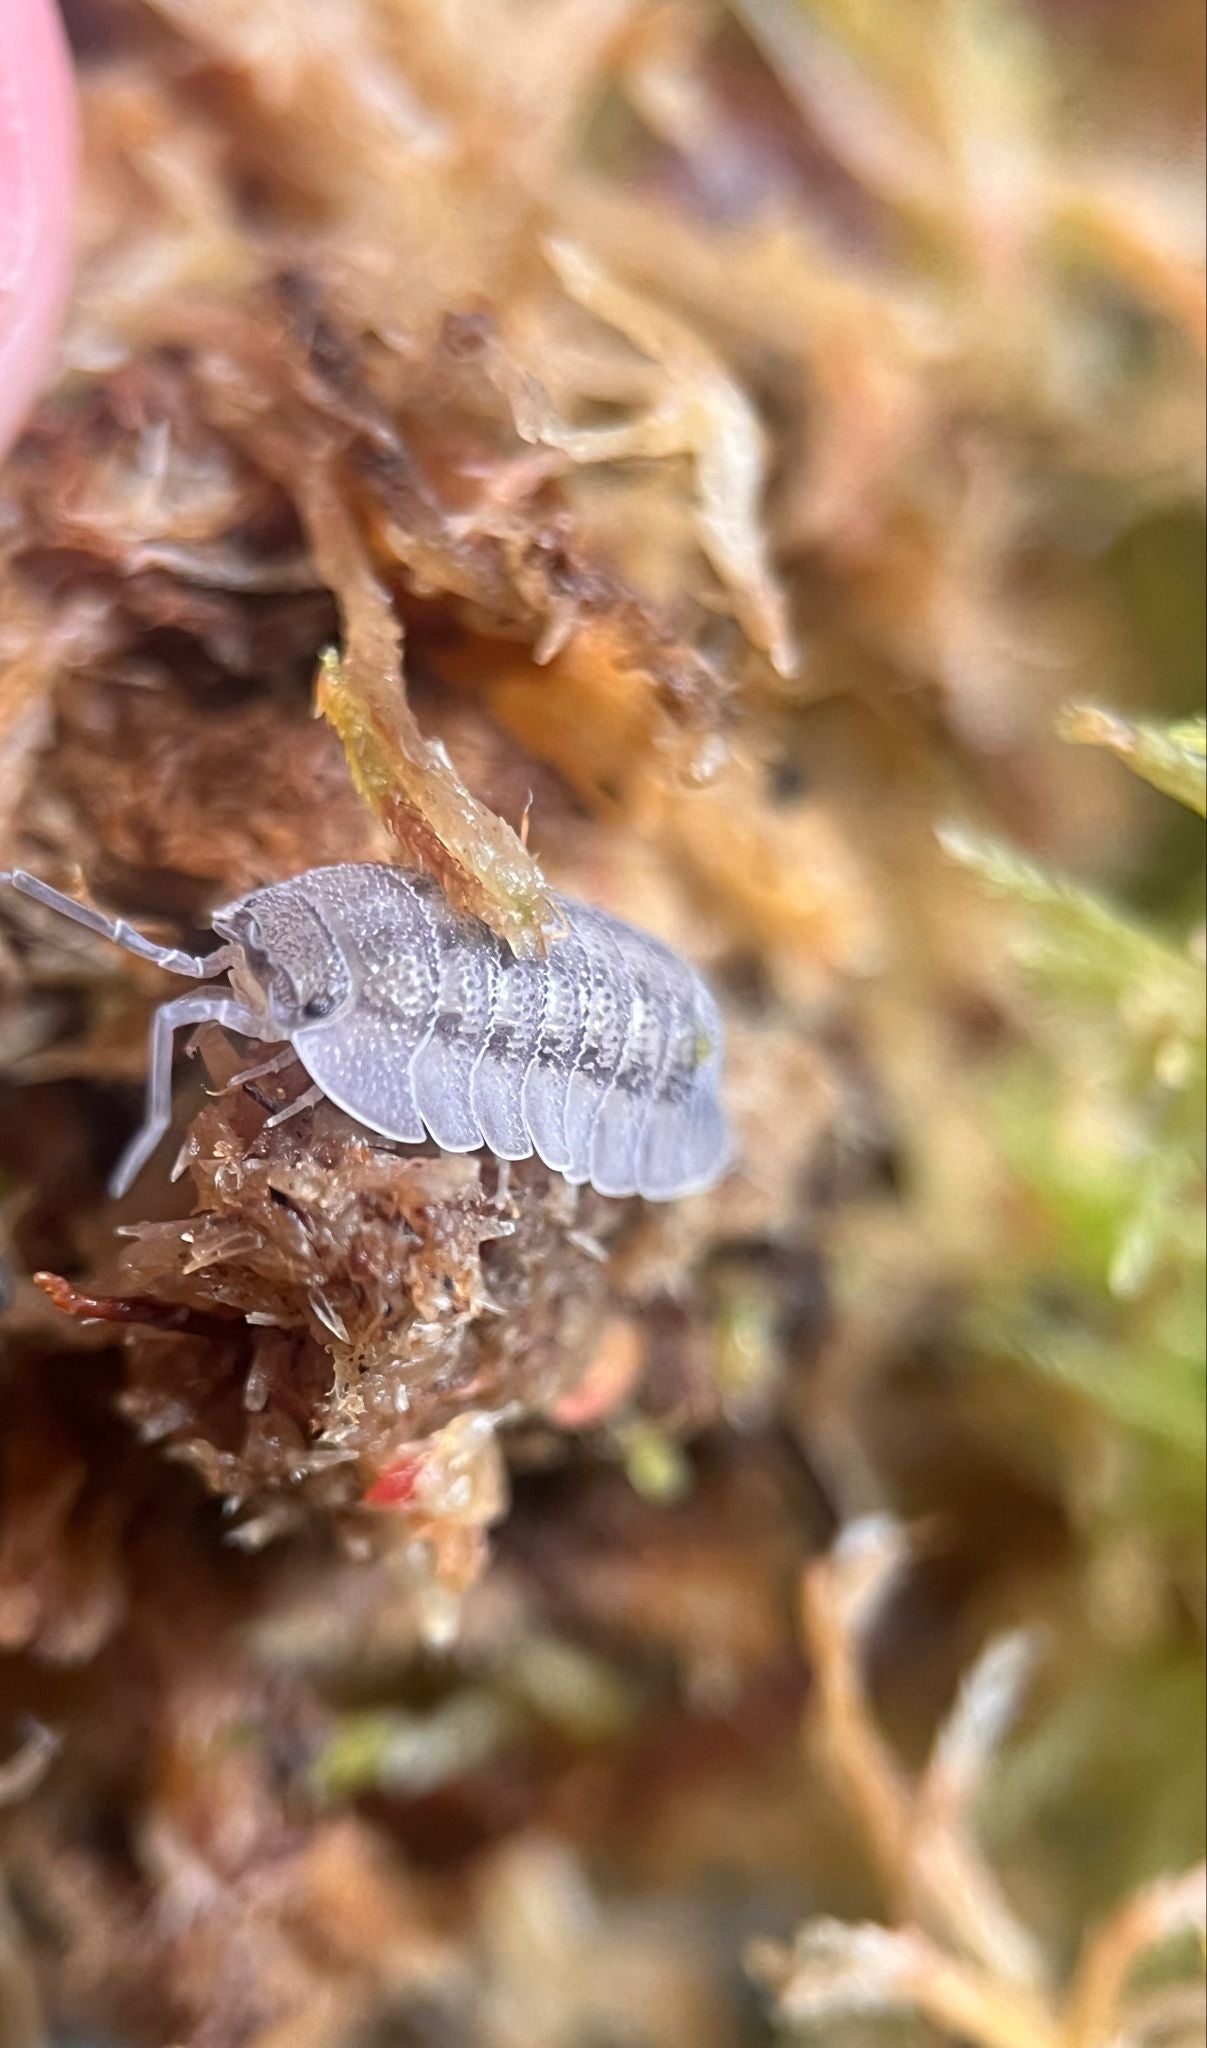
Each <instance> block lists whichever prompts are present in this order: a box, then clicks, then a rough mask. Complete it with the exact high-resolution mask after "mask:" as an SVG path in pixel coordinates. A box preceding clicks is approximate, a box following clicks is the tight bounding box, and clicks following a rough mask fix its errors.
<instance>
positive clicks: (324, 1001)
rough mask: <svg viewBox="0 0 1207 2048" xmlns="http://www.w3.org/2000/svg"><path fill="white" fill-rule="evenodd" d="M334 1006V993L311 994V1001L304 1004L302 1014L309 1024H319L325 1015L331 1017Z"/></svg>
mask: <svg viewBox="0 0 1207 2048" xmlns="http://www.w3.org/2000/svg"><path fill="white" fill-rule="evenodd" d="M334 1008H335V997H334V996H333V995H325V996H311V998H310V1001H309V1002H308V1003H303V1005H302V1016H303V1017H304V1019H305V1021H306V1023H307V1024H318V1023H321V1022H322V1019H323V1018H324V1017H329V1016H330V1015H331V1012H332V1010H333V1009H334Z"/></svg>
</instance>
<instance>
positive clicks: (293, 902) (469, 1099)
mask: <svg viewBox="0 0 1207 2048" xmlns="http://www.w3.org/2000/svg"><path fill="white" fill-rule="evenodd" d="M0 882H7V883H9V884H10V885H11V886H12V887H13V888H14V889H17V890H19V891H20V892H21V894H22V895H24V896H29V897H32V898H34V900H35V901H37V902H39V903H42V904H45V905H47V906H48V907H49V908H50V909H52V910H57V911H60V912H62V913H63V914H64V915H65V916H67V917H70V918H73V919H74V920H75V922H76V923H77V924H82V925H86V926H88V927H89V929H90V930H92V931H97V932H101V933H103V935H104V936H105V937H106V938H108V939H111V940H112V941H113V942H114V943H115V944H117V945H119V946H123V947H125V948H126V950H127V951H128V952H131V953H136V954H138V955H139V957H140V958H142V959H144V960H153V961H155V962H156V964H157V965H159V966H160V967H164V968H166V969H168V971H169V972H170V973H173V974H182V975H188V976H190V977H191V978H192V979H193V980H195V981H199V982H200V983H201V984H202V986H201V987H200V988H198V989H196V990H194V991H192V992H191V993H189V994H188V995H182V996H177V997H175V998H174V999H173V1000H172V1001H170V1002H166V1003H163V1004H162V1005H161V1006H160V1008H159V1009H158V1010H157V1011H156V1013H155V1017H154V1020H153V1023H152V1027H151V1045H150V1062H149V1074H148V1081H147V1103H146V1115H145V1118H144V1121H143V1124H142V1126H141V1128H140V1130H139V1131H138V1133H137V1135H136V1136H135V1138H134V1139H133V1141H132V1142H131V1144H130V1145H129V1147H128V1148H127V1150H126V1152H125V1153H124V1154H123V1156H122V1158H121V1160H120V1162H119V1164H118V1166H117V1169H116V1172H115V1173H114V1176H113V1180H112V1183H111V1185H112V1188H113V1192H114V1193H115V1194H122V1193H124V1191H125V1190H126V1188H128V1187H129V1185H130V1183H131V1182H132V1181H133V1179H134V1177H135V1175H136V1174H137V1173H138V1172H139V1171H140V1169H141V1168H142V1167H143V1166H144V1165H145V1163H146V1161H147V1160H148V1159H149V1157H150V1155H151V1153H152V1152H153V1151H154V1150H155V1147H156V1146H157V1145H158V1144H159V1141H160V1139H161V1138H162V1137H163V1136H164V1134H165V1132H166V1131H167V1130H168V1128H169V1125H170V1123H171V1116H172V1092H171V1091H172V1045H173V1035H174V1033H175V1032H176V1031H177V1030H179V1029H180V1028H181V1027H182V1026H185V1025H195V1024H202V1023H209V1022H212V1023H217V1024H221V1025H222V1026H224V1027H225V1028H226V1029H227V1030H229V1031H235V1032H239V1033H241V1034H242V1035H243V1036H245V1037H247V1038H251V1039H257V1040H261V1041H264V1042H266V1043H268V1044H281V1045H288V1046H289V1047H291V1048H292V1050H293V1052H294V1054H295V1055H296V1057H297V1059H298V1060H299V1061H300V1063H301V1065H302V1066H303V1068H304V1069H305V1071H306V1073H307V1074H308V1075H309V1077H310V1080H311V1083H312V1087H311V1088H310V1089H309V1090H308V1091H307V1093H306V1095H305V1096H304V1097H303V1098H302V1099H301V1101H300V1102H299V1103H298V1104H297V1105H296V1106H297V1107H299V1108H300V1107H301V1106H303V1103H309V1102H311V1101H317V1100H319V1099H320V1098H321V1097H323V1096H326V1097H327V1098H328V1099H329V1100H330V1101H331V1102H333V1103H335V1104H336V1105H337V1106H338V1107H339V1108H340V1109H342V1110H345V1111H346V1112H347V1114H348V1115H349V1116H351V1117H353V1118H354V1119H355V1120H356V1122H357V1123H360V1124H363V1125H364V1126H365V1127H366V1129H368V1130H370V1131H374V1132H376V1133H377V1134H378V1135H379V1136H380V1137H383V1138H392V1139H396V1140H398V1141H400V1142H402V1143H406V1144H418V1143H420V1142H421V1141H422V1140H423V1139H424V1137H425V1136H430V1137H431V1138H432V1139H433V1140H434V1142H435V1143H436V1144H437V1145H438V1146H439V1147H440V1148H441V1150H442V1151H445V1152H473V1151H476V1150H477V1149H478V1148H479V1147H480V1146H483V1145H484V1146H486V1147H487V1149H488V1150H489V1151H491V1152H493V1153H494V1154H495V1155H496V1156H497V1157H498V1158H500V1159H527V1158H530V1157H531V1155H532V1154H533V1153H534V1152H535V1153H536V1155H537V1156H538V1158H540V1159H542V1160H543V1161H544V1162H545V1164H546V1166H549V1167H551V1168H553V1169H554V1170H555V1171H556V1172H558V1173H561V1174H564V1175H565V1177H566V1179H567V1180H568V1181H570V1182H572V1183H575V1184H581V1183H584V1182H589V1183H590V1184H591V1186H592V1187H594V1188H595V1189H597V1190H598V1192H599V1193H600V1194H601V1195H613V1196H623V1195H633V1194H639V1195H644V1196H645V1197H646V1199H647V1200H649V1201H668V1200H670V1199H672V1198H673V1197H675V1196H678V1195H686V1194H691V1193H694V1192H697V1191H699V1190H700V1189H702V1188H706V1187H708V1186H710V1185H711V1184H712V1183H713V1182H714V1181H715V1180H716V1179H717V1178H718V1177H719V1175H720V1174H721V1173H722V1172H723V1171H724V1170H725V1167H726V1165H727V1164H728V1161H729V1157H730V1142H729V1136H728V1132H727V1129H726V1123H725V1116H724V1111H723V1108H722V1104H721V1092H720V1090H721V1062H722V1029H721V1020H720V1016H719V1014H718V1011H717V1006H716V1003H715V1001H714V1000H713V997H712V995H711V993H710V992H709V990H708V988H707V987H706V985H705V983H704V982H703V980H702V979H701V977H700V976H699V975H698V974H697V973H696V971H695V969H694V968H693V967H691V966H690V965H689V964H688V962H687V961H685V960H682V959H680V957H679V956H678V955H677V954H676V953H674V952H672V951H671V950H670V948H669V947H667V946H663V945H661V944H660V943H659V942H658V940H657V939H653V938H650V937H649V936H648V935H647V934H646V933H644V932H640V931H637V930H636V929H634V927H633V926H632V925H628V924H624V923H622V922H621V920H620V919H619V918H615V917H610V916H608V915H607V914H606V913H605V912H604V911H601V910H595V909H592V908H590V907H589V906H588V905H586V904H581V903H575V902H572V901H570V900H569V899H568V898H566V897H561V896H558V897H555V899H554V901H555V902H556V904H557V906H558V909H559V910H560V912H561V914H562V917H563V920H564V931H563V932H562V934H561V935H560V936H559V937H557V938H554V939H552V940H551V941H550V943H549V947H548V950H547V952H546V954H545V956H544V957H543V958H541V959H531V960H521V959H517V958H516V957H515V955H514V954H513V953H511V951H510V950H509V948H508V947H507V946H506V945H505V944H504V943H503V942H502V941H501V940H500V939H499V938H498V937H497V936H496V935H495V934H494V933H493V932H492V931H491V930H490V928H489V927H488V926H487V925H485V924H483V923H482V922H481V921H480V920H479V919H478V918H474V917H466V916H462V915H459V914H458V913H457V912H456V911H454V910H453V908H452V906H451V905H450V903H449V902H448V899H447V897H446V896H445V895H444V893H443V891H442V890H441V889H440V887H439V885H438V884H437V883H435V882H433V881H432V880H431V878H430V877H429V876H427V875H423V874H420V873H416V872H413V871H411V870H408V869H403V868H396V867H390V866H387V865H383V864H381V863H377V862H364V863H348V864H346V865H344V866H341V867H324V868H311V869H310V870H309V872H308V873H306V874H302V875H295V876H294V877H293V879H292V880H290V881H287V882H273V883H270V884H269V885H268V886H267V887H266V888H263V889H255V890H253V891H252V892H251V894H250V895H247V896H241V897H240V898H239V899H238V900H237V901H236V902H234V903H229V904H227V905H226V906H225V907H224V908H223V909H221V910H218V911H215V912H214V914H213V918H212V920H211V922H212V924H213V928H214V930H215V932H216V933H217V934H218V935H219V937H220V939H221V940H223V941H224V943H223V944H221V945H219V947H218V948H217V950H216V951H215V952H213V953H209V954H206V955H197V954H193V953H184V952H180V951H178V950H177V949H175V948H174V947H169V946H158V945H156V944H155V943H154V942H153V941H152V940H150V939H148V938H146V937H144V936H143V934H142V933H141V932H138V931H136V930H135V929H134V928H133V927H132V926H131V925H129V924H127V923H126V922H125V920H124V919H123V918H108V917H105V916H104V915H102V913H101V912H100V911H97V910H93V909H91V908H90V907H88V906H87V905H85V904H81V903H77V902H75V901H74V899H73V898H72V897H70V896H64V895H62V894H61V893H60V891H59V890H57V889H52V888H51V887H50V886H49V885H48V884H47V883H45V882H42V881H40V880H39V879H38V877H37V876H36V875H30V874H26V873H25V871H24V870H23V869H15V870H13V871H12V872H11V873H0ZM221 976H225V977H226V978H225V979H224V980H223V979H220V978H218V977H221Z"/></svg>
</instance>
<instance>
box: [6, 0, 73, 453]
mask: <svg viewBox="0 0 1207 2048" xmlns="http://www.w3.org/2000/svg"><path fill="white" fill-rule="evenodd" d="M75 156H76V120H75V96H74V91H73V87H72V79H71V65H70V61H69V58H68V54H67V44H66V39H65V37H64V35H63V29H62V24H61V22H60V20H59V15H58V10H57V8H56V7H55V5H54V0H0V450H2V449H3V448H5V447H7V445H8V443H9V441H10V440H11V439H12V437H13V435H14V434H15V433H17V431H18V430H19V428H20V427H21V425H22V422H23V421H24V419H25V417H26V414H27V413H28V411H29V408H30V406H31V405H32V404H33V401H34V399H35V398H36V397H37V395H38V393H39V391H40V390H41V389H42V387H43V385H44V384H45V383H46V382H47V380H48V378H49V377H50V375H51V373H52V370H53V367H54V339H55V335H56V333H57V331H58V327H59V322H60V319H61V317H62V313H63V307H64V304H65V301H66V298H67V287H68V283H69V280H70V274H71V221H72V199H73V194H74V189H75Z"/></svg>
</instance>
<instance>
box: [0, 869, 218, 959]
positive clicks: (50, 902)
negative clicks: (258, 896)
mask: <svg viewBox="0 0 1207 2048" xmlns="http://www.w3.org/2000/svg"><path fill="white" fill-rule="evenodd" d="M0 882H8V883H9V884H10V886H11V887H12V888H14V889H16V890H17V891H18V892H19V893H20V894H21V895H22V896H28V897H30V898H31V899H32V901H33V902H35V903H41V904H44V905H45V907H46V909H47V910H57V911H58V913H59V915H60V916H61V917H69V918H70V919H71V921H72V923H73V924H82V925H83V926H84V927H85V928H86V929H87V930H88V931H90V932H99V933H100V935H101V937H102V938H103V939H108V940H110V941H111V943H112V944H113V945H115V946H121V947H122V948H123V950H124V951H125V952H127V953H136V954H137V955H138V958H139V959H140V960H152V961H154V963H155V965H156V966H157V967H166V969H167V970H168V973H169V974H187V975H190V976H191V977H192V978H193V979H194V980H197V981H203V980H204V979H205V977H206V976H207V975H210V974H221V973H222V972H223V971H224V969H225V968H227V967H230V966H231V965H232V964H233V962H234V961H235V960H237V959H238V957H239V950H240V949H239V947H238V946H233V945H232V946H219V947H218V949H217V951H216V952H214V953H209V954H201V953H182V952H181V951H180V949H179V948H178V947H176V946H157V945H156V943H155V941H154V939H148V938H145V937H144V936H143V934H142V932H140V931H136V930H135V928H134V926H133V925H132V924H127V923H126V920H125V918H124V917H106V916H105V914H104V912H103V911H101V910H95V909H93V907H92V905H91V904H90V903H77V902H76V900H75V897H74V896H65V895H64V894H63V891H62V890H61V889H52V888H51V886H50V883H49V882H43V881H42V880H41V878H40V877H39V876H38V875H30V874H27V873H26V871H25V869H24V868H12V869H10V870H9V871H8V872H0Z"/></svg>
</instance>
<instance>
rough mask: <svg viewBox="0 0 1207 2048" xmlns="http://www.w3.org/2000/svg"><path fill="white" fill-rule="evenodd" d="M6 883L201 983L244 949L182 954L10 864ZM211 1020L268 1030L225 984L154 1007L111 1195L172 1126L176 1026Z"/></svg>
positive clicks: (258, 1033)
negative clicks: (132, 1127)
mask: <svg viewBox="0 0 1207 2048" xmlns="http://www.w3.org/2000/svg"><path fill="white" fill-rule="evenodd" d="M5 882H7V883H8V884H9V886H10V887H11V888H13V889H16V890H17V891H18V893H19V894H20V895H22V896H28V897H30V899H31V900H32V901H33V902H34V903H41V904H42V905H43V906H44V907H45V908H46V909H47V910H57V911H58V912H59V914H60V915H61V916H62V917H69V918H70V919H71V920H72V922H73V923H74V924H81V925H83V926H84V928H85V930H87V931H90V932H96V933H98V934H99V936H100V937H101V938H104V939H109V940H111V941H112V943H113V944H114V945H115V946H121V947H122V948H123V950H124V951H125V952H127V953H133V954H135V955H136V957H137V958H138V959H139V960H149V961H151V962H152V964H153V965H154V966H156V967H164V968H166V969H167V970H168V972H169V973H170V974H187V975H188V976H189V977H190V978H191V979H193V980H197V981H205V980H206V979H207V977H208V976H209V975H211V974H222V973H224V972H225V970H226V969H227V968H228V967H233V966H234V964H235V962H236V961H237V960H238V959H239V958H240V956H241V953H242V948H241V947H240V946H238V945H235V944H233V943H230V944H227V945H225V946H219V947H217V948H216V950H215V951H214V952H212V953H206V954H200V953H185V952H182V951H181V950H180V948H179V947H177V946H159V945H157V944H156V943H155V941H154V939H148V938H146V937H145V936H144V934H143V933H142V932H140V931H136V930H135V929H134V926H133V925H130V924H127V923H126V920H125V919H124V918H122V917H106V916H105V914H104V912H103V911H100V910H94V909H93V908H92V906H91V905H90V904H88V903H77V902H76V900H75V898H74V896H65V895H64V894H63V892H62V890H61V889H52V888H51V886H50V884H49V882H43V881H41V880H40V879H39V877H38V876H37V875H31V874H27V873H26V871H25V869H24V868H12V869H10V870H8V871H7V872H6V871H4V870H0V884H3V883H5ZM211 1023H213V1024H221V1025H223V1026H224V1028H225V1029H227V1030H228V1031H239V1032H242V1033H243V1034H244V1036H246V1037H248V1038H264V1037H265V1036H266V1035H267V1030H271V1027H267V1030H266V1020H265V1019H264V1018H263V1017H260V1016H257V1015H256V1013H255V1011H254V1010H250V1009H249V1008H248V1007H247V1006H246V1004H244V1003H240V1002H239V1001H238V1000H237V999H236V997H235V995H234V994H233V992H232V990H231V989H230V988H228V987H227V985H226V984H225V983H224V982H211V983H209V984H208V986H206V987H204V988H199V989H197V990H196V991H195V992H194V993H193V994H192V995H187V996H178V997H177V998H176V999H175V1001H174V1002H170V1003H162V1004H161V1005H160V1007H159V1009H158V1010H156V1012H155V1015H154V1017H153V1018H152V1020H151V1059H150V1068H149V1071H148V1075H147V1097H146V1113H145V1115H144V1118H143V1122H142V1124H141V1126H140V1128H139V1129H138V1131H137V1132H136V1133H135V1135H134V1137H133V1139H132V1140H131V1142H130V1144H129V1145H127V1147H126V1149H125V1151H124V1152H123V1153H122V1156H121V1158H120V1159H119V1160H118V1162H117V1165H116V1166H115V1168H114V1169H113V1172H112V1174H111V1175H110V1177H109V1191H110V1193H111V1194H112V1195H113V1196H115V1197H119V1196H121V1195H124V1194H125V1193H126V1190H127V1189H128V1188H129V1187H130V1186H131V1185H132V1183H133V1182H134V1180H135V1178H136V1177H137V1175H138V1174H139V1173H141V1171H142V1169H143V1167H144V1166H145V1165H146V1163H147V1161H148V1159H149V1158H150V1157H151V1154H152V1153H153V1152H154V1150H155V1148H156V1146H157V1145H158V1144H159V1142H160V1140H161V1138H163V1137H164V1136H165V1134H166V1133H167V1131H168V1130H169V1129H170V1128H171V1123H172V1044H173V1040H174V1037H175V1034H176V1032H177V1031H179V1030H181V1029H182V1028H183V1026H184V1025H186V1024H193V1025H197V1024H211Z"/></svg>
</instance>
